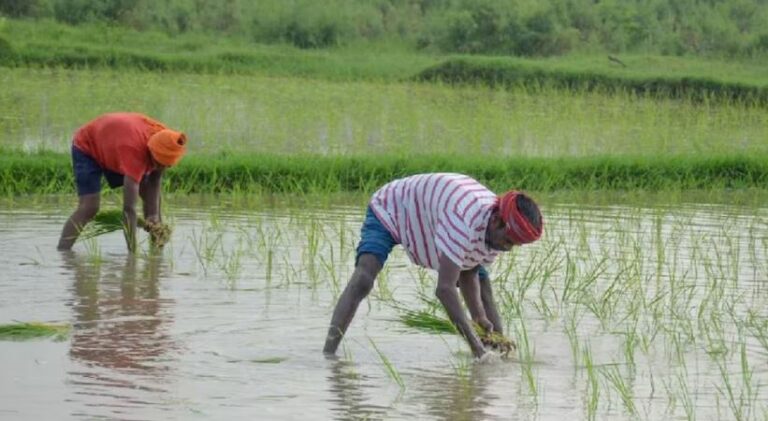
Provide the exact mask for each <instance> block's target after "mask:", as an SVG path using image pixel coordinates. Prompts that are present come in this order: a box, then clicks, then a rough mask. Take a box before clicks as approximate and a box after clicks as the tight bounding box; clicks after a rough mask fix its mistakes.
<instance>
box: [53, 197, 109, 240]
mask: <svg viewBox="0 0 768 421" xmlns="http://www.w3.org/2000/svg"><path fill="white" fill-rule="evenodd" d="M78 200H79V201H78V205H77V209H76V210H75V212H74V213H72V216H70V217H69V219H67V222H65V223H64V228H63V229H62V230H61V238H59V245H58V247H57V248H58V249H59V250H69V249H71V248H72V245H73V244H75V241H76V240H77V237H78V236H79V235H80V231H81V230H82V229H83V227H85V225H86V224H87V223H88V222H90V220H91V219H93V217H94V216H96V212H98V211H99V204H100V203H101V193H99V192H97V193H91V194H84V195H82V196H80V197H79V199H78Z"/></svg>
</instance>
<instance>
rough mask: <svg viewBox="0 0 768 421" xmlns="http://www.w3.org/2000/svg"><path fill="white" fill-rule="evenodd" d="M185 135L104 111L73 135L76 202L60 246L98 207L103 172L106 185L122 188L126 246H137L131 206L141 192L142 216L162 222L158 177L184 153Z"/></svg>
mask: <svg viewBox="0 0 768 421" xmlns="http://www.w3.org/2000/svg"><path fill="white" fill-rule="evenodd" d="M186 142H187V138H186V136H185V135H184V134H183V133H180V132H177V131H174V130H170V129H168V128H166V127H165V126H164V125H162V124H161V123H158V122H157V121H154V120H152V119H151V118H149V117H147V116H144V115H142V114H137V113H113V114H104V115H102V116H100V117H98V118H96V119H95V120H93V121H91V122H89V123H87V124H86V125H85V126H83V127H81V128H80V129H79V130H78V131H77V133H75V139H74V142H73V145H72V166H73V168H74V172H75V184H76V185H77V195H78V196H79V203H78V206H77V210H75V212H74V213H73V214H72V216H70V217H69V219H68V220H67V222H66V223H65V224H64V228H63V230H62V232H61V239H59V246H58V248H59V249H60V250H68V249H70V248H72V244H74V242H75V240H77V237H78V235H79V233H80V230H81V229H82V228H83V227H84V226H85V225H86V224H87V223H88V222H89V221H90V220H91V219H93V217H94V216H95V215H96V213H97V212H98V211H99V202H100V191H101V176H102V175H104V178H106V180H107V183H108V184H109V186H110V187H113V188H114V187H119V186H123V214H124V217H125V226H126V228H127V229H126V242H127V243H128V249H129V250H130V251H134V250H135V249H136V210H135V204H136V200H137V198H138V197H139V196H141V199H142V202H143V206H144V219H145V220H146V221H147V222H148V223H150V224H154V223H158V222H160V178H161V177H162V174H163V170H164V169H165V168H167V167H170V166H173V165H175V164H176V163H177V162H179V160H180V159H181V157H182V156H183V155H184V153H185V152H186Z"/></svg>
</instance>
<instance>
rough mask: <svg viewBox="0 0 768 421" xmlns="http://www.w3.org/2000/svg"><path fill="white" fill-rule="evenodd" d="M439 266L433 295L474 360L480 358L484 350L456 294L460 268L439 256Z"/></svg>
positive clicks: (443, 256)
mask: <svg viewBox="0 0 768 421" xmlns="http://www.w3.org/2000/svg"><path fill="white" fill-rule="evenodd" d="M439 264H440V268H439V270H438V272H437V288H436V289H435V295H436V296H437V298H438V299H439V300H440V302H441V303H442V304H443V307H445V310H446V312H447V313H448V317H449V318H450V319H451V322H453V324H454V325H455V326H456V328H457V329H458V330H459V332H460V333H461V334H462V336H464V339H466V340H467V343H468V344H469V347H470V348H471V349H472V354H473V355H474V356H475V357H476V358H480V357H481V356H482V355H483V354H484V353H485V348H484V347H483V344H482V343H481V342H480V339H479V338H478V337H477V334H476V333H475V330H474V329H472V326H471V325H470V324H469V321H468V320H467V317H466V316H465V315H464V309H463V308H462V306H461V302H460V301H459V294H458V293H457V292H456V281H458V279H459V273H460V272H461V268H459V266H458V265H456V264H455V263H453V262H452V261H451V259H449V258H448V257H446V256H445V255H442V256H440V260H439Z"/></svg>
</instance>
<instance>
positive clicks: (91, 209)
mask: <svg viewBox="0 0 768 421" xmlns="http://www.w3.org/2000/svg"><path fill="white" fill-rule="evenodd" d="M99 204H100V200H99V198H98V197H83V198H81V199H80V203H79V204H78V206H77V212H78V213H79V214H80V216H81V217H83V218H86V219H89V220H90V219H93V217H94V216H96V214H97V213H98V212H99Z"/></svg>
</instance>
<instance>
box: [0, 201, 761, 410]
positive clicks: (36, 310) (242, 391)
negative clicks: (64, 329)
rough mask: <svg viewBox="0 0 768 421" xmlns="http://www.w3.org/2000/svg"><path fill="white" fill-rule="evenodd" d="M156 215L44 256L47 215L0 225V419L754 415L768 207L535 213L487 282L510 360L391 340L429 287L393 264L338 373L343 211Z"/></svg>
mask: <svg viewBox="0 0 768 421" xmlns="http://www.w3.org/2000/svg"><path fill="white" fill-rule="evenodd" d="M220 205H221V201H219V202H210V203H201V204H197V205H195V206H193V205H191V204H188V205H184V206H177V207H174V208H173V209H172V210H171V211H170V212H169V218H168V219H169V220H170V221H171V223H172V224H173V225H174V234H173V239H172V241H171V243H170V245H169V246H167V247H166V249H165V250H163V251H162V252H161V253H155V254H151V253H149V252H148V245H147V243H146V239H145V238H143V237H142V238H143V239H144V243H142V250H144V251H143V252H142V253H141V254H139V255H138V256H136V257H135V258H131V257H129V256H128V255H127V253H126V251H125V245H124V240H123V238H122V236H121V234H120V233H111V234H107V235H103V236H101V237H97V238H96V239H94V240H89V241H85V242H82V243H78V244H77V245H76V247H75V251H74V252H73V253H63V254H62V253H59V252H57V251H55V244H56V241H57V239H58V235H59V233H60V229H61V225H62V223H63V221H64V220H65V218H66V216H67V215H68V213H69V211H70V210H71V209H69V207H68V206H53V205H44V204H43V205H41V204H36V205H28V206H26V205H18V204H17V205H14V206H13V207H6V208H3V210H0V238H2V241H0V256H2V259H0V324H3V323H12V322H14V321H21V322H28V321H42V322H51V323H66V324H70V325H71V330H70V332H69V336H68V337H67V338H66V339H64V340H59V341H56V340H52V339H41V340H34V341H24V342H10V341H2V342H0V355H2V358H0V369H1V370H2V372H3V375H2V376H0V419H3V420H5V419H8V420H12V419H185V420H186V419H196V418H200V419H210V418H215V419H239V418H246V417H247V418H250V419H254V418H255V419H288V420H290V419H302V420H303V419H396V420H397V419H435V420H443V419H445V420H454V419H483V420H485V419H489V420H494V419H498V420H509V419H563V418H566V417H567V418H570V419H649V420H658V419H757V420H764V419H766V418H767V417H768V404H766V402H768V389H766V383H768V305H767V304H768V208H767V207H761V206H759V205H758V206H755V205H749V206H725V205H712V204H703V203H679V204H675V205H671V206H660V207H648V206H646V205H627V204H623V205H606V204H594V205H589V206H584V205H575V204H574V203H570V202H565V201H561V202H552V201H550V202H545V203H544V205H543V207H542V210H543V213H544V215H545V219H546V223H547V225H546V228H545V234H544V236H543V239H542V241H540V242H538V243H536V244H533V245H530V246H526V247H523V248H520V249H516V250H515V251H513V252H512V253H508V254H505V255H503V257H502V258H501V259H500V260H498V261H497V262H496V263H495V264H494V265H493V266H492V267H491V273H492V278H493V279H494V286H495V295H496V299H497V300H498V305H499V307H500V311H501V313H502V317H503V319H504V320H505V321H506V323H507V326H505V331H506V332H508V333H509V335H510V336H511V337H512V338H514V339H515V340H516V341H517V343H518V345H519V349H518V351H517V354H516V355H515V356H514V358H512V359H511V360H509V361H504V362H501V363H498V364H494V365H477V364H474V363H473V362H472V359H471V354H470V353H469V348H468V347H467V346H466V345H465V344H464V342H463V340H461V338H460V337H459V336H458V335H450V334H443V335H437V334H431V333H428V332H424V331H420V330H415V329H413V328H409V327H407V326H405V325H404V324H403V323H402V321H401V320H400V319H399V317H400V316H401V311H402V308H407V309H411V310H428V309H430V308H431V307H430V304H429V302H428V300H432V299H433V296H434V294H433V291H434V287H435V285H436V275H435V274H434V273H432V272H430V271H425V270H421V269H418V268H416V267H415V266H413V265H411V264H410V263H409V261H408V259H407V257H406V255H405V253H404V252H403V251H402V250H400V249H396V250H395V252H394V253H393V255H392V256H391V257H390V260H389V261H388V263H387V266H386V267H385V270H384V271H383V273H382V276H381V277H380V278H379V279H378V280H377V283H376V287H375V288H374V291H373V292H372V294H371V295H370V296H369V298H368V300H366V302H364V303H363V304H362V305H361V307H360V309H359V310H358V313H357V316H356V317H355V320H354V321H353V323H352V325H351V327H350V330H349V332H348V336H347V337H346V339H345V341H344V342H343V344H342V347H341V348H340V350H339V353H338V354H339V355H338V358H336V359H328V358H326V357H324V356H323V354H322V352H321V349H322V346H323V343H324V339H325V334H326V330H327V326H328V323H329V321H330V316H331V312H332V310H333V306H334V305H335V302H336V298H337V296H338V294H339V293H340V291H341V289H343V287H344V285H345V284H346V282H347V280H348V277H349V275H350V274H351V270H352V264H353V261H354V247H355V246H356V242H357V238H358V233H359V227H360V223H361V222H362V217H363V211H364V206H360V205H337V206H336V205H330V206H323V207H320V208H316V207H313V206H298V207H297V206H282V205H278V206H260V207H259V208H258V209H256V210H248V209H243V208H235V209H231V208H225V207H223V206H220Z"/></svg>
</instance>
